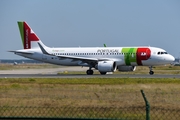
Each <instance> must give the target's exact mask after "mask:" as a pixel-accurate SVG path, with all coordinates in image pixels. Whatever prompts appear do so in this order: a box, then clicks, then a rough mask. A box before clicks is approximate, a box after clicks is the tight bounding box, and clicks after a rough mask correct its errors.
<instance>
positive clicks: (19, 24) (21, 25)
mask: <svg viewBox="0 0 180 120" xmlns="http://www.w3.org/2000/svg"><path fill="white" fill-rule="evenodd" d="M18 26H19V31H20V34H21V40H22V43H23V46H24V23H23V22H18Z"/></svg>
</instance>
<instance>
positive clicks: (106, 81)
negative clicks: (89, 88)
mask: <svg viewBox="0 0 180 120" xmlns="http://www.w3.org/2000/svg"><path fill="white" fill-rule="evenodd" d="M0 83H16V84H17V83H36V84H101V85H117V84H141V83H143V84H149V83H176V84H180V79H179V78H0Z"/></svg>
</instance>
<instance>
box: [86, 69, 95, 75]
mask: <svg viewBox="0 0 180 120" xmlns="http://www.w3.org/2000/svg"><path fill="white" fill-rule="evenodd" d="M93 73H94V71H93V70H87V71H86V74H87V75H93Z"/></svg>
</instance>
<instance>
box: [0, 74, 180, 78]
mask: <svg viewBox="0 0 180 120" xmlns="http://www.w3.org/2000/svg"><path fill="white" fill-rule="evenodd" d="M0 78H180V75H142V74H138V75H137V74H136V75H133V74H129V75H128V74H107V75H100V74H95V75H86V74H62V75H57V74H0Z"/></svg>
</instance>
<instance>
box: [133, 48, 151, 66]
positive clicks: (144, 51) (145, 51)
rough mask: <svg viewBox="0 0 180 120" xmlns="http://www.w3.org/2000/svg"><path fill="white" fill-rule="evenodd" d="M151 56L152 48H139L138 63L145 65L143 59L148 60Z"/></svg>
mask: <svg viewBox="0 0 180 120" xmlns="http://www.w3.org/2000/svg"><path fill="white" fill-rule="evenodd" d="M150 56H151V50H150V49H149V48H138V49H137V55H136V59H137V64H138V65H143V64H142V60H148V59H149V58H150Z"/></svg>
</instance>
